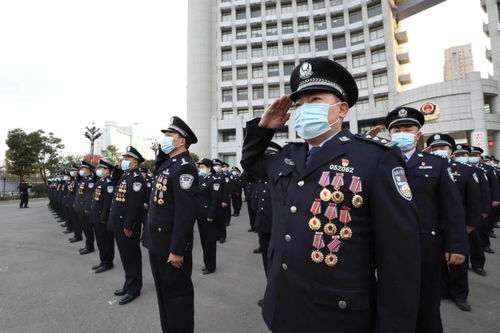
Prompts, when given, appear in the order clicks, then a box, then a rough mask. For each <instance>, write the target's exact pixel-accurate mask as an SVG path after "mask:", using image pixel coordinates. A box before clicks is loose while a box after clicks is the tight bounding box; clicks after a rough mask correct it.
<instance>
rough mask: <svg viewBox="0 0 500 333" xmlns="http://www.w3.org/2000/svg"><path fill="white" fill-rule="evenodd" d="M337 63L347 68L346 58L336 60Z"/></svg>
mask: <svg viewBox="0 0 500 333" xmlns="http://www.w3.org/2000/svg"><path fill="white" fill-rule="evenodd" d="M335 61H336V62H337V63H339V64H340V65H342V67H344V68H347V59H346V58H345V57H343V58H338V59H337V58H335Z"/></svg>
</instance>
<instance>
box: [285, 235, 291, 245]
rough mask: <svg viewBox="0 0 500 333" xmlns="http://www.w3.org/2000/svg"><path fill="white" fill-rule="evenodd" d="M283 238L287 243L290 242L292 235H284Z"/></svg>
mask: <svg viewBox="0 0 500 333" xmlns="http://www.w3.org/2000/svg"><path fill="white" fill-rule="evenodd" d="M285 240H286V242H287V243H290V242H291V241H292V236H290V235H285Z"/></svg>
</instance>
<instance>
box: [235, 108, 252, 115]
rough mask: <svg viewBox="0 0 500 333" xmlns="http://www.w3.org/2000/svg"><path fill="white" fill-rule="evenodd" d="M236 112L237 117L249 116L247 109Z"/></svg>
mask: <svg viewBox="0 0 500 333" xmlns="http://www.w3.org/2000/svg"><path fill="white" fill-rule="evenodd" d="M237 112H238V116H243V117H247V116H248V114H249V112H248V109H238V110H237Z"/></svg>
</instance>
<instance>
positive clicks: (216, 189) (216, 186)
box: [214, 183, 220, 192]
mask: <svg viewBox="0 0 500 333" xmlns="http://www.w3.org/2000/svg"><path fill="white" fill-rule="evenodd" d="M219 189H220V184H217V183H216V184H214V191H215V192H217V191H218V190H219Z"/></svg>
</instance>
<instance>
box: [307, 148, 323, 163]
mask: <svg viewBox="0 0 500 333" xmlns="http://www.w3.org/2000/svg"><path fill="white" fill-rule="evenodd" d="M320 148H321V147H319V146H316V147H312V148H311V150H309V152H308V153H307V156H306V167H307V166H308V165H309V163H310V162H311V160H312V158H313V156H314V155H315V154H316V153H317V152H318V151H319V150H320Z"/></svg>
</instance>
